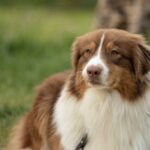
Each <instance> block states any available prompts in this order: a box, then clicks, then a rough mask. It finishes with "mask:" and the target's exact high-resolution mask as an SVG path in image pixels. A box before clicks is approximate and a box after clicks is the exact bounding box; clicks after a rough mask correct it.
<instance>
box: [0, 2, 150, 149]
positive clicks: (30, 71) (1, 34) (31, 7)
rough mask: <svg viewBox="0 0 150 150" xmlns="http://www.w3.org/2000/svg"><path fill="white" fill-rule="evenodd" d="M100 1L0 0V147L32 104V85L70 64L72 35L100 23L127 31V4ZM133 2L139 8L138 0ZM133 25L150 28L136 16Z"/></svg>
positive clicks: (73, 37)
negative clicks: (136, 19)
mask: <svg viewBox="0 0 150 150" xmlns="http://www.w3.org/2000/svg"><path fill="white" fill-rule="evenodd" d="M103 1H104V0H99V1H97V0H82V1H81V0H0V150H2V149H3V147H4V145H5V143H6V142H7V137H8V134H9V131H10V128H11V127H12V126H13V124H15V122H16V121H17V120H18V119H19V117H20V116H22V115H23V114H24V113H25V112H27V111H28V110H29V109H30V107H31V106H32V103H33V100H34V97H35V95H36V90H35V89H36V86H37V85H38V84H40V83H41V82H42V81H43V80H44V79H45V78H47V77H49V76H50V75H51V74H53V73H55V72H59V71H63V70H65V69H67V68H70V51H71V45H72V42H73V41H74V39H75V37H77V36H79V35H82V34H84V33H86V32H89V31H90V30H92V29H95V28H101V27H114V28H122V29H126V30H129V31H130V28H128V26H127V24H132V22H130V21H128V19H127V16H128V13H127V12H128V10H127V9H126V7H125V8H124V6H127V7H128V5H129V6H130V5H131V4H130V3H127V4H124V3H120V2H123V1H124V0H116V1H115V2H113V1H114V0H107V1H108V3H105V4H104V3H103ZM107 1H105V2H107ZM126 1H132V0H126ZM126 1H124V2H126ZM135 1H136V0H135ZM140 1H149V0H140ZM114 4H116V6H114ZM118 4H119V5H118ZM136 4H137V2H136ZM132 6H134V7H135V9H136V8H138V7H139V6H142V8H144V6H143V5H141V4H138V5H134V4H132ZM140 8H141V7H140ZM149 8H150V7H148V10H149ZM138 10H139V12H143V11H141V10H140V9H138ZM131 11H133V9H131ZM132 13H133V12H132ZM112 14H113V16H112ZM124 14H127V15H124ZM140 14H141V13H140ZM135 15H136V16H137V14H136V13H135ZM146 15H147V14H146ZM116 16H117V17H118V20H117V21H116V19H115V18H116ZM140 16H141V18H140V19H138V21H140V22H144V21H141V19H143V18H144V15H140ZM149 17H150V15H149V16H148V19H147V20H146V21H147V22H148V23H147V24H148V26H146V27H147V28H146V29H149V25H150V24H149ZM112 18H114V20H115V21H114V20H113V19H112ZM122 18H125V19H126V21H125V20H124V19H122ZM129 18H131V15H130V14H129ZM129 20H130V19H129ZM114 22H115V23H114ZM147 24H146V25H147ZM125 25H126V26H125ZM142 25H143V24H142ZM142 25H141V26H142ZM132 27H133V28H131V29H136V30H134V31H133V32H137V33H139V32H140V33H145V34H146V35H147V33H148V32H149V30H148V32H147V31H146V32H145V30H144V31H143V30H141V28H140V27H139V23H138V22H136V21H135V24H133V26H132ZM131 32H132V30H131ZM147 39H149V38H147Z"/></svg>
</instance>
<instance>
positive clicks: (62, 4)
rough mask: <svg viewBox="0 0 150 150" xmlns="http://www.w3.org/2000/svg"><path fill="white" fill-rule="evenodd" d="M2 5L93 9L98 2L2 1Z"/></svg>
mask: <svg viewBox="0 0 150 150" xmlns="http://www.w3.org/2000/svg"><path fill="white" fill-rule="evenodd" d="M0 4H1V5H6V6H8V5H18V4H19V5H24V4H28V5H40V6H41V5H43V6H48V7H53V6H55V7H56V6H57V7H68V8H69V7H75V8H93V7H94V6H95V5H96V0H1V1H0Z"/></svg>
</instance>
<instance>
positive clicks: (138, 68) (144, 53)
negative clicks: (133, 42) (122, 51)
mask: <svg viewBox="0 0 150 150" xmlns="http://www.w3.org/2000/svg"><path fill="white" fill-rule="evenodd" d="M134 70H135V75H136V78H137V79H141V78H142V77H143V76H144V75H145V74H147V73H148V72H149V71H150V47H149V46H148V45H146V44H145V42H144V40H142V42H138V44H137V50H136V54H135V55H134Z"/></svg>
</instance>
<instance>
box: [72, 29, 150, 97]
mask: <svg viewBox="0 0 150 150" xmlns="http://www.w3.org/2000/svg"><path fill="white" fill-rule="evenodd" d="M72 61H73V67H74V76H75V78H74V80H75V81H74V83H75V84H76V86H79V87H82V88H81V89H82V90H81V89H80V90H78V91H83V89H85V88H87V87H97V88H100V89H109V90H110V89H112V90H114V89H115V90H118V91H119V93H120V94H121V95H122V96H124V97H125V98H126V99H130V100H131V99H135V98H136V97H137V96H139V95H141V94H142V91H143V89H144V87H145V86H144V85H145V83H144V77H145V75H146V74H147V73H148V71H149V70H150V51H149V47H148V46H147V45H145V42H144V38H143V37H142V36H139V35H135V34H131V33H128V32H125V31H122V30H117V29H106V30H98V31H94V32H91V33H88V34H86V35H83V36H81V37H79V38H77V40H76V41H75V43H74V44H73V57H72ZM80 83H82V85H81V84H80ZM83 85H84V86H83Z"/></svg>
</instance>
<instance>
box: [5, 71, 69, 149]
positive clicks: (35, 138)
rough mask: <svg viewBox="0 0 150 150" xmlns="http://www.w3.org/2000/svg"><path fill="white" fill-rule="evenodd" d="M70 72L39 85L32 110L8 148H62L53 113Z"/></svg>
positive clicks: (16, 128)
mask: <svg viewBox="0 0 150 150" xmlns="http://www.w3.org/2000/svg"><path fill="white" fill-rule="evenodd" d="M69 74H70V73H69V72H65V73H60V74H56V75H54V76H52V77H50V78H49V79H47V80H46V81H45V82H44V83H43V84H41V85H40V86H39V88H38V95H37V97H36V99H35V103H34V105H33V108H32V111H31V112H29V113H28V114H27V115H26V116H25V117H24V118H23V119H21V121H20V122H19V123H18V125H17V126H16V127H15V128H14V133H13V134H12V136H11V142H10V143H9V144H8V148H7V149H8V150H21V149H25V148H31V149H32V150H40V148H41V147H42V146H43V145H46V146H47V147H49V148H51V149H52V150H59V149H60V147H61V146H60V143H59V137H58V135H56V134H55V127H54V125H53V124H52V114H53V107H54V105H55V102H56V100H57V98H58V97H59V94H60V91H61V89H62V87H63V85H64V83H65V81H66V79H67V78H68V76H69Z"/></svg>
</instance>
